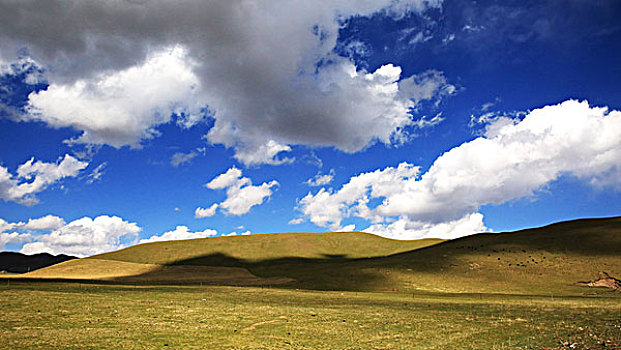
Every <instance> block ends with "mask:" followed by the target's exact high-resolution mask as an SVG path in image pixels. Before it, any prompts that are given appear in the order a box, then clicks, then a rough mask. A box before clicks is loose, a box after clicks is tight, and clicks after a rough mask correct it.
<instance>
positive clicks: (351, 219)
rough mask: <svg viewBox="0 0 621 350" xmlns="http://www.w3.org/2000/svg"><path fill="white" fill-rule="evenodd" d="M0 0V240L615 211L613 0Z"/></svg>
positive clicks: (17, 245) (73, 249) (397, 232)
mask: <svg viewBox="0 0 621 350" xmlns="http://www.w3.org/2000/svg"><path fill="white" fill-rule="evenodd" d="M171 6H172V5H170V4H167V3H166V2H157V1H155V2H150V3H144V4H141V3H136V2H120V3H119V4H117V5H113V4H112V3H111V2H101V1H92V2H91V1H76V2H73V1H46V2H37V1H20V2H12V1H0V7H2V11H0V13H2V15H0V23H1V24H0V27H1V28H2V30H1V31H0V33H1V34H0V64H1V67H0V135H1V137H0V167H1V168H0V198H1V199H2V200H1V201H0V248H4V249H6V250H16V251H20V250H21V251H23V252H25V253H35V252H40V251H48V252H52V253H68V254H76V255H80V256H84V255H90V254H95V253H98V252H103V251H107V250H113V249H118V248H120V247H123V246H127V245H131V244H136V243H139V242H145V241H154V240H164V239H184V238H194V237H208V236H214V235H227V234H242V233H243V234H257V233H266V232H283V231H289V232H292V231H295V232H300V231H331V230H346V231H351V230H357V231H362V230H364V231H368V232H372V233H376V234H380V235H383V236H386V237H392V238H398V239H417V238H423V237H444V238H453V237H459V236H462V235H467V234H472V233H476V232H481V231H489V230H492V231H505V230H517V229H520V228H525V227H533V226H539V225H543V224H547V223H551V222H555V221H559V220H565V219H572V218H580V217H601V216H615V215H619V213H621V201H620V198H621V196H620V194H619V190H620V189H621V182H620V181H619V179H620V178H621V177H620V176H619V175H621V173H620V172H621V112H618V111H619V110H621V100H620V99H619V83H618V82H619V81H621V65H619V62H621V39H619V38H620V37H621V35H620V34H621V25H619V24H618V20H617V18H618V15H619V14H621V4H619V3H617V2H614V1H581V0H572V1H562V2H558V1H476V2H475V1H441V0H434V1H431V0H430V1H421V0H399V1H388V0H385V1H375V2H371V3H366V2H363V1H351V0H349V1H346V0H341V1H334V2H330V3H316V2H311V1H309V2H306V1H302V2H293V3H291V2H287V1H273V2H267V3H265V2H261V1H255V0H246V1H240V2H230V3H219V2H199V1H186V2H183V3H182V4H181V5H178V6H174V7H171Z"/></svg>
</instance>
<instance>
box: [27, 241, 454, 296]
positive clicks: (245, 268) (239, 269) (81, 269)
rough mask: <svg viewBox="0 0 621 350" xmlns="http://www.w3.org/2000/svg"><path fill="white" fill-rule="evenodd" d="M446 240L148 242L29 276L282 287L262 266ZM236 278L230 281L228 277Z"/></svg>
mask: <svg viewBox="0 0 621 350" xmlns="http://www.w3.org/2000/svg"><path fill="white" fill-rule="evenodd" d="M443 241H444V240H441V239H423V240H413V241H397V240H392V239H387V238H383V237H379V236H376V235H372V234H369V233H361V232H332V233H272V234H262V235H249V236H233V237H212V238H201V239H192V240H183V241H168V242H154V243H145V244H140V245H136V246H132V247H129V248H125V249H122V250H119V251H115V252H111V253H105V254H100V255H95V256H92V257H89V258H84V259H80V260H75V261H69V262H66V263H62V264H59V265H56V266H52V267H49V268H47V269H43V270H39V271H35V272H34V273H30V274H28V276H29V277H37V278H74V279H105V280H119V281H129V282H174V283H187V282H201V283H202V282H204V283H223V284H276V283H284V282H291V281H293V279H292V278H291V277H288V276H281V275H279V274H278V273H276V274H274V273H272V274H268V275H269V276H268V275H265V276H258V275H256V274H255V273H253V272H252V271H250V270H251V269H252V270H254V269H255V268H256V267H258V266H263V267H268V268H269V267H271V266H286V265H287V264H291V263H293V264H303V265H306V264H309V263H310V264H321V263H331V262H337V261H349V260H352V259H361V258H372V257H381V256H387V255H392V254H396V253H401V252H406V251H412V250H414V249H418V248H422V247H427V246H430V245H433V244H438V243H441V242H443ZM226 276H230V278H228V279H227V278H225V277H226Z"/></svg>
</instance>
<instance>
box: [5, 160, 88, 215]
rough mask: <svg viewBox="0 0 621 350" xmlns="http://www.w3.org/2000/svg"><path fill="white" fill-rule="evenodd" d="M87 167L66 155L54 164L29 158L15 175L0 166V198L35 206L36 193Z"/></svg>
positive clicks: (36, 200) (75, 174) (86, 164)
mask: <svg viewBox="0 0 621 350" xmlns="http://www.w3.org/2000/svg"><path fill="white" fill-rule="evenodd" d="M87 166H88V162H85V161H80V160H78V159H76V158H74V157H72V156H70V155H68V154H66V155H65V156H64V157H63V158H62V160H59V161H58V162H56V163H46V162H42V161H36V162H35V161H34V158H31V159H30V160H28V161H27V162H25V163H24V164H21V165H20V166H19V167H18V168H17V174H16V175H12V174H11V173H9V171H8V169H7V168H5V167H2V166H0V198H2V199H3V200H5V201H12V202H16V203H20V204H24V205H34V204H37V203H38V202H39V199H38V198H37V197H36V194H37V193H39V192H41V191H43V190H45V189H46V188H47V187H49V186H50V185H52V184H54V183H57V182H59V181H60V180H62V179H64V178H66V177H76V176H77V175H78V174H79V173H80V171H81V170H83V169H84V168H86V167H87Z"/></svg>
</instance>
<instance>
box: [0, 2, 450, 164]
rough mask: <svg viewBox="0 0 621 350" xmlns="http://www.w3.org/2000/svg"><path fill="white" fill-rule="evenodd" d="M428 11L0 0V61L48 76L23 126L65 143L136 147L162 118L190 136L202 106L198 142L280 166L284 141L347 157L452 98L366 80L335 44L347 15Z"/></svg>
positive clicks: (400, 81)
mask: <svg viewBox="0 0 621 350" xmlns="http://www.w3.org/2000/svg"><path fill="white" fill-rule="evenodd" d="M441 3H442V1H441V0H378V1H366V2H361V1H355V0H339V1H331V2H316V1H293V2H292V1H284V0H276V1H258V0H245V1H242V2H231V1H193V0H187V1H183V2H182V3H181V4H179V3H170V2H166V1H150V2H122V3H117V2H105V1H94V0H93V1H89V0H86V1H84V0H81V1H60V0H50V1H45V2H38V1H34V0H24V1H6V0H3V1H1V2H0V7H1V8H2V11H0V12H1V14H0V21H1V22H2V23H3V33H2V36H0V49H1V50H0V52H2V53H3V55H7V54H9V53H11V52H16V50H17V49H19V48H23V47H26V48H27V49H28V51H29V53H30V55H31V57H33V58H34V59H35V60H36V61H37V62H38V63H39V64H41V65H42V67H45V68H49V69H47V73H46V74H47V78H48V81H49V83H50V85H49V87H48V89H47V90H45V91H40V92H38V93H34V94H32V95H31V96H30V98H29V105H28V111H29V112H30V113H29V114H28V115H27V116H24V119H26V120H40V121H43V122H45V123H47V124H48V125H50V126H52V127H67V126H68V127H73V128H75V129H77V130H79V131H80V132H81V135H80V136H79V137H78V138H77V139H74V140H73V141H74V142H79V143H89V144H108V145H111V146H114V147H121V146H124V145H129V146H133V147H138V146H139V145H140V142H141V140H144V139H149V138H152V137H154V136H155V135H157V131H156V127H157V126H158V125H160V124H163V123H167V122H169V121H170V120H171V117H170V115H171V113H178V114H181V115H183V116H184V117H183V118H182V120H181V121H180V122H179V124H181V125H182V126H189V125H192V124H193V123H196V122H197V121H199V120H201V119H202V118H203V116H202V114H201V111H202V110H203V108H204V107H205V106H208V109H209V111H210V113H209V115H210V116H212V117H213V118H214V120H215V124H214V126H213V128H212V129H211V130H210V131H209V133H208V134H207V139H208V141H209V142H211V143H213V144H222V145H224V146H226V147H231V148H234V149H235V157H236V158H237V159H238V160H239V161H240V162H243V163H244V164H246V165H251V164H261V163H271V164H279V163H282V162H289V161H292V159H291V158H288V157H286V156H283V154H286V153H287V152H289V151H290V150H291V145H313V146H330V147H336V148H338V149H340V150H342V151H345V152H357V151H360V150H361V149H364V148H365V147H367V146H368V145H369V144H372V143H374V142H382V143H386V144H393V143H395V142H402V141H403V140H404V139H407V137H406V136H407V132H406V131H405V130H407V127H409V126H414V127H416V126H421V125H422V126H426V125H427V124H420V125H419V123H417V121H418V120H417V118H415V117H414V116H413V113H414V112H415V111H416V109H417V105H418V103H419V102H420V101H421V100H426V99H431V100H436V99H438V98H441V97H442V96H443V95H446V94H450V93H452V91H453V90H454V88H453V87H452V86H451V85H450V84H448V83H447V82H446V79H445V78H444V76H443V75H442V73H440V72H436V71H429V72H423V73H421V74H420V75H415V76H412V77H402V76H401V69H400V67H397V66H394V65H392V64H386V65H384V66H382V67H379V68H378V69H376V70H374V71H367V70H365V69H363V68H361V67H358V66H356V64H355V63H354V62H353V61H352V60H351V59H350V58H348V57H343V56H340V55H339V54H338V53H337V51H338V50H335V48H336V47H337V41H338V35H339V29H340V28H342V27H343V25H345V24H346V21H347V19H349V18H352V17H356V16H372V15H377V14H384V15H387V16H392V17H394V18H402V17H403V16H405V15H406V14H421V13H422V12H424V11H425V10H426V9H428V8H430V7H434V8H438V7H440V6H441ZM32 18H37V26H36V27H33V26H32ZM205 18H209V20H205ZM84 23H88V24H89V25H88V26H84ZM50 38H52V39H50ZM5 59H6V57H5Z"/></svg>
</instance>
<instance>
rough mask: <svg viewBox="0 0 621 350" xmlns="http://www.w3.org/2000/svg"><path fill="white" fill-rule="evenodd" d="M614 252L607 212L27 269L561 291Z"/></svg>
mask: <svg viewBox="0 0 621 350" xmlns="http://www.w3.org/2000/svg"><path fill="white" fill-rule="evenodd" d="M620 253H621V218H608V219H589V220H576V221H569V222H563V223H558V224H554V225H550V226H546V227H542V228H536V229H529V230H523V231H518V232H513V233H484V234H478V235H473V236H469V237H464V238H460V239H456V240H452V241H446V242H443V243H440V241H437V240H422V241H394V240H389V239H385V238H381V237H377V236H373V235H368V234H362V233H327V234H303V233H298V234H293V233H290V234H270V235H254V236H244V237H221V238H207V239H199V240H189V241H174V242H159V243H150V244H144V245H139V246H135V247H130V248H127V249H124V250H120V251H117V252H112V253H107V254H102V255H98V256H94V257H91V258H87V259H81V260H76V261H72V262H67V263H64V264H62V265H58V266H56V267H54V268H47V269H42V270H39V271H37V272H36V273H33V274H31V275H30V276H32V277H45V276H49V277H51V276H54V277H62V276H63V274H64V273H66V276H69V275H70V273H69V270H70V269H74V270H75V269H82V271H85V272H84V273H83V275H82V277H84V278H87V277H88V276H92V278H100V277H98V273H99V272H98V271H100V270H101V269H105V267H104V266H106V264H109V266H112V264H111V263H109V262H110V261H116V262H124V263H132V264H134V265H131V264H130V265H127V264H125V265H126V266H131V268H127V269H120V270H119V271H121V270H122V271H121V272H118V273H119V274H118V275H117V276H116V277H115V276H114V275H107V278H109V279H117V280H120V281H141V282H167V281H168V282H171V283H177V282H190V281H192V282H197V281H200V282H206V283H210V282H212V283H215V284H244V283H245V282H244V279H243V278H241V279H239V278H237V277H235V278H232V280H231V281H227V280H226V278H224V279H222V278H220V279H217V278H214V277H212V275H210V274H209V273H207V272H205V271H204V270H203V269H204V267H208V266H211V267H227V268H233V267H235V268H241V269H245V270H244V271H248V272H249V273H250V275H249V276H247V277H250V276H253V278H258V280H257V279H255V280H254V283H250V280H251V279H250V278H249V279H248V284H260V283H263V284H276V283H284V285H283V286H285V287H291V288H305V289H325V290H354V291H394V292H414V291H433V292H448V293H462V292H475V293H519V294H545V295H559V294H583V293H585V292H590V290H588V289H585V288H584V287H577V286H573V285H572V284H573V283H575V282H577V281H585V280H591V279H595V278H596V277H597V275H598V273H599V272H600V271H606V272H608V273H610V274H611V275H612V276H615V277H619V276H620V275H621V254H620ZM87 263H88V264H89V266H88V267H86V265H85V264H87ZM141 264H149V265H148V266H142V265H141ZM125 265H124V266H125ZM98 266H101V267H98ZM140 269H142V270H140ZM139 270H140V271H139ZM88 271H92V274H89V272H88ZM218 273H221V272H218ZM225 275H226V274H225ZM74 276H75V274H74ZM231 276H237V275H235V274H232V275H231ZM261 279H262V280H261Z"/></svg>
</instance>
